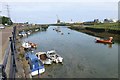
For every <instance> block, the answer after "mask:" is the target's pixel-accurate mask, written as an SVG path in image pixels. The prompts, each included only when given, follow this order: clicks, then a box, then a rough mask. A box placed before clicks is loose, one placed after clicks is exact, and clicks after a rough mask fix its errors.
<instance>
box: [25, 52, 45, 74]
mask: <svg viewBox="0 0 120 80" xmlns="http://www.w3.org/2000/svg"><path fill="white" fill-rule="evenodd" d="M26 59H27V60H28V63H29V65H30V70H31V75H32V76H35V75H39V74H42V73H44V72H45V68H44V65H43V63H42V62H41V60H39V59H38V58H37V56H35V54H33V53H28V54H27V55H26Z"/></svg>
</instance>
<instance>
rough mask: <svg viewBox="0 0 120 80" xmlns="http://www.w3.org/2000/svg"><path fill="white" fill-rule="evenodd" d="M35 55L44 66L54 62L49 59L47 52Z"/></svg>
mask: <svg viewBox="0 0 120 80" xmlns="http://www.w3.org/2000/svg"><path fill="white" fill-rule="evenodd" d="M35 55H36V56H37V57H38V59H40V60H41V61H42V63H43V64H48V65H49V64H52V60H51V59H50V58H48V56H47V54H46V52H38V53H36V54H35Z"/></svg>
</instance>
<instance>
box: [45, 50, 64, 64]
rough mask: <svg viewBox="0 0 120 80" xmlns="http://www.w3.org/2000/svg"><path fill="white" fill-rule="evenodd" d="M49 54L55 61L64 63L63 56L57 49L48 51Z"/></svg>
mask: <svg viewBox="0 0 120 80" xmlns="http://www.w3.org/2000/svg"><path fill="white" fill-rule="evenodd" d="M47 56H48V57H49V58H50V59H51V60H52V61H53V62H55V63H59V62H60V63H63V58H62V57H61V56H60V55H58V54H57V53H56V51H55V50H51V51H47Z"/></svg>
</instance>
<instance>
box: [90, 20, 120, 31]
mask: <svg viewBox="0 0 120 80" xmlns="http://www.w3.org/2000/svg"><path fill="white" fill-rule="evenodd" d="M89 28H95V29H105V30H119V31H120V27H119V23H118V22H116V23H95V24H94V25H89Z"/></svg>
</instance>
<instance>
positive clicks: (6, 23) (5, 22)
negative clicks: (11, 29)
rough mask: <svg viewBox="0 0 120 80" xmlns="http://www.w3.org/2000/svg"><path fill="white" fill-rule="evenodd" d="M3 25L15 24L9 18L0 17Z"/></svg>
mask: <svg viewBox="0 0 120 80" xmlns="http://www.w3.org/2000/svg"><path fill="white" fill-rule="evenodd" d="M1 23H2V24H3V25H12V24H13V22H12V20H11V19H10V18H9V17H5V16H1V17H0V24H1Z"/></svg>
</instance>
